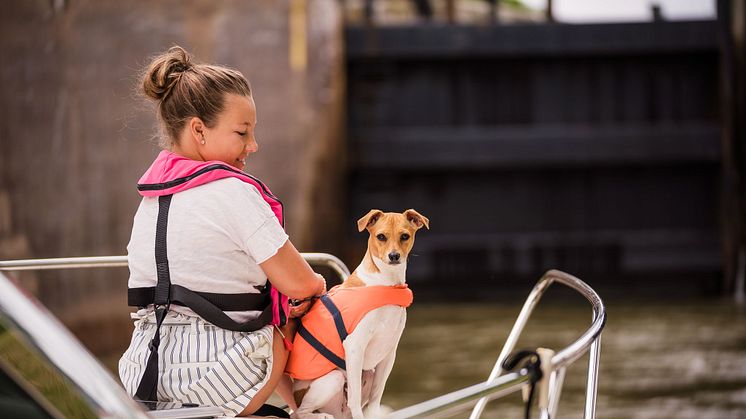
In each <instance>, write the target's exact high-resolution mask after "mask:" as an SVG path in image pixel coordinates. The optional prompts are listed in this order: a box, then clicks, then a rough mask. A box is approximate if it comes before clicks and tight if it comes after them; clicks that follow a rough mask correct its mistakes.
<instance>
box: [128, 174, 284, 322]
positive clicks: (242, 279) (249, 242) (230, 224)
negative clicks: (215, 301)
mask: <svg viewBox="0 0 746 419" xmlns="http://www.w3.org/2000/svg"><path fill="white" fill-rule="evenodd" d="M157 218H158V198H153V197H150V198H149V197H145V198H143V200H142V202H141V203H140V207H139V208H138V209H137V213H135V220H134V223H133V226H132V236H131V238H130V242H129V244H128V245H127V253H128V262H129V269H130V278H129V283H128V286H129V287H130V288H139V287H153V286H155V284H156V282H157V274H156V270H155V248H154V246H155V226H156V220H157ZM287 239H288V236H287V234H285V231H284V230H283V229H282V227H281V226H280V223H279V222H278V221H277V218H276V217H275V215H274V213H273V212H272V209H271V208H270V206H269V204H267V202H266V201H264V198H262V196H261V195H260V193H259V191H258V190H257V189H256V188H255V187H254V186H253V185H251V184H248V183H246V182H243V181H241V180H239V179H236V178H225V179H221V180H216V181H213V182H210V183H207V184H204V185H201V186H197V187H195V188H192V189H188V190H185V191H183V192H179V193H176V194H174V196H173V198H172V199H171V206H170V209H169V213H168V229H167V236H166V248H167V253H168V264H169V271H170V274H171V283H172V284H176V285H181V286H183V287H186V288H189V289H190V290H192V291H198V292H212V293H224V294H237V293H254V292H258V290H257V288H256V287H262V286H264V285H265V284H266V280H267V276H266V275H265V274H264V271H262V269H261V268H260V267H259V263H262V262H264V261H265V260H267V259H269V258H270V257H272V256H273V255H275V254H276V253H277V251H278V250H279V249H280V247H282V246H283V245H284V244H285V241H287ZM171 309H172V310H174V311H177V312H181V313H184V314H190V315H193V316H194V315H196V314H195V313H194V312H192V311H191V310H189V309H188V308H186V307H181V306H176V305H172V306H171ZM227 314H228V315H229V316H230V317H231V318H233V319H234V320H237V321H246V320H249V319H252V318H255V317H257V316H258V314H259V312H258V311H251V312H229V313H227Z"/></svg>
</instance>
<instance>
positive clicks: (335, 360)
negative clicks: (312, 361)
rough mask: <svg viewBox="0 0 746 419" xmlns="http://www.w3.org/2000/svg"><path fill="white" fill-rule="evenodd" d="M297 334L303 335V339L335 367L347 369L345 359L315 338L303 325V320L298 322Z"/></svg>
mask: <svg viewBox="0 0 746 419" xmlns="http://www.w3.org/2000/svg"><path fill="white" fill-rule="evenodd" d="M298 334H299V335H301V337H303V339H305V340H306V342H308V344H309V345H311V346H313V348H314V349H316V351H317V352H318V353H320V354H321V355H322V356H323V357H324V358H326V359H328V360H329V362H331V363H332V364H334V365H336V366H337V368H341V369H343V370H346V369H347V364H346V363H345V360H344V359H342V358H340V357H338V356H337V355H336V354H335V353H334V352H332V351H330V350H329V348H327V347H326V346H324V344H323V343H321V342H319V340H318V339H316V337H314V335H312V334H311V332H309V331H308V329H306V328H305V327H304V326H303V322H301V323H299V324H298Z"/></svg>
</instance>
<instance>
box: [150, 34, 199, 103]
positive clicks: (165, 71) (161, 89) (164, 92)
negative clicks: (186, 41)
mask: <svg viewBox="0 0 746 419" xmlns="http://www.w3.org/2000/svg"><path fill="white" fill-rule="evenodd" d="M192 66H193V64H192V57H191V56H190V55H189V53H188V52H187V51H186V50H185V49H184V48H182V47H180V46H178V45H176V46H173V47H171V48H169V49H168V51H167V52H165V53H163V54H161V55H159V56H157V57H155V58H154V59H153V61H151V62H150V65H148V67H147V69H146V70H145V74H144V76H143V80H142V87H143V92H144V93H145V95H146V96H148V97H150V98H152V99H155V100H158V101H162V100H164V99H165V98H166V97H167V96H168V94H169V93H170V92H171V90H172V89H173V87H174V86H175V85H176V83H177V82H178V81H179V79H180V78H181V75H182V74H183V73H184V72H185V71H188V70H189V69H190V68H192Z"/></svg>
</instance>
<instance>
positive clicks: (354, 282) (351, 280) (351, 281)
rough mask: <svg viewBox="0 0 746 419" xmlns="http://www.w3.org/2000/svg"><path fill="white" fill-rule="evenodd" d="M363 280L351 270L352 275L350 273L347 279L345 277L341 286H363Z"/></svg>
mask: <svg viewBox="0 0 746 419" xmlns="http://www.w3.org/2000/svg"><path fill="white" fill-rule="evenodd" d="M364 286H365V282H363V280H362V279H360V277H358V276H357V275H355V273H354V272H353V273H352V275H350V276H349V277H348V278H347V279H345V282H343V283H342V288H356V287H364Z"/></svg>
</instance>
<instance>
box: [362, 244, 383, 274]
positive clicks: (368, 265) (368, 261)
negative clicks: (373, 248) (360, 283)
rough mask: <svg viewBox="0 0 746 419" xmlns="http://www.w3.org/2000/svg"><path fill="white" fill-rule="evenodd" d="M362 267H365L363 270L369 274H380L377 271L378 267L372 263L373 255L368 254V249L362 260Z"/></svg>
mask: <svg viewBox="0 0 746 419" xmlns="http://www.w3.org/2000/svg"><path fill="white" fill-rule="evenodd" d="M363 266H364V267H365V270H366V271H368V272H371V273H378V272H381V270H380V269H378V266H376V263H375V262H373V255H371V254H370V249H369V250H368V251H367V252H366V253H365V259H364V260H363Z"/></svg>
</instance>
